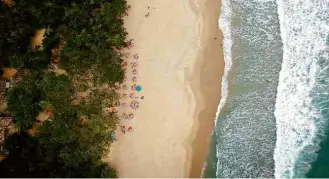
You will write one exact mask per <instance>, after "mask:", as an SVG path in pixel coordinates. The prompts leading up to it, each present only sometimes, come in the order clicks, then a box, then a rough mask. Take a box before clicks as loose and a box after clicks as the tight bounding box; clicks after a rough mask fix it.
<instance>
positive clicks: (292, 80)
mask: <svg viewBox="0 0 329 179" xmlns="http://www.w3.org/2000/svg"><path fill="white" fill-rule="evenodd" d="M222 4H223V5H222V8H221V11H222V12H221V17H220V28H221V29H222V31H223V34H224V45H223V47H224V57H225V62H226V68H225V74H224V77H223V79H222V88H223V89H222V99H221V103H220V105H219V108H218V112H217V118H216V126H215V128H214V131H213V134H212V143H211V145H210V151H209V154H208V157H207V159H206V163H207V166H206V167H205V169H204V171H203V177H221V178H223V177H235V178H236V177H250V178H254V177H276V178H297V177H306V176H309V177H329V172H328V171H329V140H328V139H327V135H328V134H329V130H328V119H329V47H328V44H329V43H328V41H329V1H326V0H303V1H302V0H288V1H287V0H244V1H242V0H222ZM227 81H229V83H227Z"/></svg>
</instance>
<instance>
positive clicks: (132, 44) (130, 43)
mask: <svg viewBox="0 0 329 179" xmlns="http://www.w3.org/2000/svg"><path fill="white" fill-rule="evenodd" d="M134 45H135V44H134V39H131V40H129V42H128V48H133V47H134Z"/></svg>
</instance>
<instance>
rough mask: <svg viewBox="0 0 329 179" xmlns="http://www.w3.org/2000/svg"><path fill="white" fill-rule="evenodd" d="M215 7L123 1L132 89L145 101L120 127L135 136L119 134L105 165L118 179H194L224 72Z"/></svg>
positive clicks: (211, 0) (210, 3) (212, 3)
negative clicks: (133, 67) (134, 64)
mask: <svg viewBox="0 0 329 179" xmlns="http://www.w3.org/2000/svg"><path fill="white" fill-rule="evenodd" d="M217 3H218V1H217V0H207V2H206V3H204V2H201V1H199V0H185V1H179V2H177V1H176V0H167V1H162V0H144V1H142V2H136V1H133V0H128V4H129V5H131V9H130V11H129V12H128V13H129V16H126V17H125V27H126V28H127V31H128V33H129V34H128V38H131V39H134V47H133V48H132V49H129V50H128V49H127V51H126V52H129V53H130V54H131V55H133V54H138V56H139V59H138V63H139V66H138V71H139V73H138V83H137V84H138V85H141V86H142V87H143V90H142V91H141V92H139V93H137V94H136V95H137V96H141V95H142V96H143V100H140V107H139V109H137V110H134V116H135V118H134V119H132V120H121V123H120V125H125V126H126V127H128V126H131V127H132V128H133V131H132V132H128V133H126V134H124V133H120V130H117V139H118V140H117V141H116V142H114V143H113V144H112V147H111V152H110V154H109V155H108V157H107V158H105V159H104V161H106V162H108V163H109V164H110V165H112V166H113V167H114V168H116V170H117V171H118V176H119V177H123V178H127V177H194V176H195V177H200V176H199V175H200V173H201V169H202V163H203V161H204V158H205V156H206V152H207V147H208V146H207V145H208V143H209V142H207V141H209V139H210V133H211V131H212V128H213V122H214V116H215V114H216V109H217V106H218V103H219V100H220V90H221V76H217V75H221V74H223V70H224V65H223V62H224V60H223V59H222V58H223V57H222V56H223V55H222V50H221V46H220V44H221V33H220V30H219V27H218V18H219V10H220V4H219V3H220V2H219V3H218V4H217ZM216 6H217V7H216ZM209 9H210V10H209ZM215 27H216V28H215ZM215 38H217V39H215ZM212 47H213V48H212ZM221 59H222V60H221ZM126 60H127V61H128V62H129V61H131V60H134V59H133V58H132V57H131V56H130V57H127V59H126ZM128 71H131V70H128ZM131 77H132V76H131V75H129V74H128V78H129V79H130V78H131ZM129 85H131V83H129V82H128V86H129ZM120 93H121V94H122V93H126V92H125V91H121V92H120ZM144 96H145V98H144ZM206 103H207V105H206ZM127 112H128V113H130V112H132V111H131V109H122V111H119V114H120V115H121V114H122V113H127ZM205 118H206V120H201V119H205ZM203 121H205V122H203ZM199 122H200V124H199ZM204 139H207V140H204ZM200 144H202V147H201V148H199V147H198V145H200ZM200 151H201V152H200ZM200 162H201V166H200ZM198 171H200V172H199V174H197V173H198Z"/></svg>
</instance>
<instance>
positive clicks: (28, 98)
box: [7, 75, 41, 130]
mask: <svg viewBox="0 0 329 179" xmlns="http://www.w3.org/2000/svg"><path fill="white" fill-rule="evenodd" d="M36 83H37V80H36V76H34V75H31V76H25V77H22V80H21V81H20V83H18V85H17V86H15V87H14V88H13V89H11V90H10V91H9V92H8V93H7V101H8V110H9V111H10V112H11V113H12V114H13V117H14V119H13V121H14V123H15V124H16V125H17V126H18V127H19V128H20V129H21V130H28V129H29V128H31V126H32V124H33V123H34V121H35V117H36V116H37V115H38V113H39V111H40V110H41V108H40V106H39V102H40V100H41V91H40V90H39V89H38V86H37V84H36Z"/></svg>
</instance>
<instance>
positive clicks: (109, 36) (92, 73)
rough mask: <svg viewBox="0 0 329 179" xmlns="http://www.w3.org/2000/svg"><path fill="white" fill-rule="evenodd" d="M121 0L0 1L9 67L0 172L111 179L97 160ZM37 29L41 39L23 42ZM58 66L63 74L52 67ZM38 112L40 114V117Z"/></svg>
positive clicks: (118, 43) (119, 37)
mask: <svg viewBox="0 0 329 179" xmlns="http://www.w3.org/2000/svg"><path fill="white" fill-rule="evenodd" d="M128 9H129V6H128V5H127V3H126V0H44V1H39V0H11V1H8V0H6V1H0V60H1V61H0V67H1V68H5V67H6V68H14V69H16V70H17V71H18V73H17V74H16V75H15V80H14V83H13V87H12V88H11V89H10V90H9V91H8V92H7V93H6V101H7V103H8V104H7V110H8V112H10V113H11V114H12V116H13V122H14V124H15V125H16V127H17V128H18V130H17V132H16V133H14V134H11V135H10V136H9V137H7V138H6V140H5V141H4V142H3V144H2V146H1V151H0V152H1V153H2V155H3V156H4V159H2V160H1V161H0V177H116V172H115V170H114V169H113V168H111V167H109V165H107V164H106V163H104V162H102V160H101V159H102V158H103V157H105V156H106V154H107V153H108V152H109V149H110V144H111V142H112V140H113V139H112V138H111V136H110V135H109V133H110V132H111V131H112V130H114V129H115V126H116V124H117V123H118V117H117V116H116V114H113V113H110V114H109V113H107V112H106V111H105V110H104V109H105V108H106V107H109V106H114V105H115V103H116V102H117V100H118V95H117V94H116V92H115V91H114V90H113V88H112V87H113V86H114V85H115V84H116V83H121V82H122V81H123V76H124V72H123V69H122V68H121V63H122V55H121V53H120V50H121V49H123V48H125V47H127V45H128V40H127V39H126V36H127V32H126V30H125V28H124V27H123V17H124V15H126V14H127V10H128ZM40 29H44V31H45V33H44V37H43V40H42V45H39V46H36V47H34V46H31V39H32V38H33V37H34V35H35V33H36V31H38V30H40ZM56 69H61V70H62V71H64V73H56ZM41 114H46V115H45V116H46V117H44V119H42V118H41V117H40V115H41Z"/></svg>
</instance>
